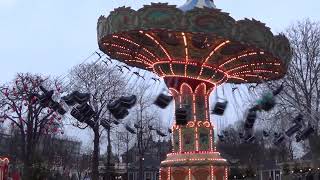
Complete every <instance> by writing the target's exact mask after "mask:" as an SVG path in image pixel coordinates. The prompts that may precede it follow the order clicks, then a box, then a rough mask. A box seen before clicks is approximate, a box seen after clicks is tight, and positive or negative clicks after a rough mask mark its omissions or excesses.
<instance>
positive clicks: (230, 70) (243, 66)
mask: <svg viewBox="0 0 320 180" xmlns="http://www.w3.org/2000/svg"><path fill="white" fill-rule="evenodd" d="M246 67H249V65H248V64H245V65H242V66H238V67H235V68H232V69H229V70H227V71H226V72H227V73H229V72H232V71H235V70H238V69H242V68H246Z"/></svg>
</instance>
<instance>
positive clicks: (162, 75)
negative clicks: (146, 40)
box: [159, 66, 166, 77]
mask: <svg viewBox="0 0 320 180" xmlns="http://www.w3.org/2000/svg"><path fill="white" fill-rule="evenodd" d="M159 71H160V73H161V77H164V76H165V75H166V73H164V72H163V70H162V68H161V66H159Z"/></svg>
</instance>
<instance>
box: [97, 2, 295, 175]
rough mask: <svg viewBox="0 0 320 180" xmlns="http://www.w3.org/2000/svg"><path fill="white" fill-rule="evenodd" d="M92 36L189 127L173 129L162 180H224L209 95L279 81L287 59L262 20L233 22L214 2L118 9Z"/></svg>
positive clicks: (281, 41)
mask: <svg viewBox="0 0 320 180" xmlns="http://www.w3.org/2000/svg"><path fill="white" fill-rule="evenodd" d="M97 30H98V43H99V48H100V50H101V51H103V52H104V53H106V54H108V55H109V56H110V57H111V58H113V59H117V60H119V61H122V62H124V63H126V64H128V65H130V66H134V67H138V68H141V69H145V70H148V71H151V72H153V73H155V74H157V75H158V76H160V77H162V78H164V80H165V82H166V85H167V86H168V88H169V89H170V91H171V94H172V95H173V97H174V100H175V108H176V109H179V108H183V109H185V110H187V111H186V112H187V116H186V120H187V124H186V125H177V124H175V125H173V127H172V132H173V133H172V145H173V149H172V153H170V154H168V155H167V159H166V160H164V161H163V162H162V163H161V168H160V180H225V179H227V178H228V168H227V162H226V160H225V159H223V158H222V157H221V156H220V154H219V152H217V150H216V148H215V143H214V127H213V125H212V123H211V121H210V114H209V102H208V99H209V95H210V93H211V92H212V91H213V90H214V89H215V88H216V87H218V86H219V85H221V84H223V83H234V84H240V83H257V82H261V80H263V81H268V80H275V79H280V78H282V77H283V76H284V74H285V72H286V69H287V64H288V62H289V60H290V55H291V53H290V46H289V42H288V40H287V38H286V37H285V36H283V35H273V34H272V32H271V31H270V29H269V28H268V27H266V26H265V24H263V23H261V22H260V21H256V20H254V19H252V20H249V19H244V20H239V21H236V20H234V19H233V18H232V17H230V16H229V14H227V13H224V12H221V11H220V10H219V9H216V7H215V4H214V2H213V1H212V0H188V1H187V2H186V4H185V5H183V6H181V7H179V8H177V7H176V6H174V5H168V4H163V3H152V4H151V5H145V6H144V7H143V8H141V9H139V10H137V11H135V10H133V9H131V8H129V7H120V8H117V9H115V10H114V11H112V12H111V13H110V15H109V16H108V17H104V16H101V17H100V18H99V20H98V27H97ZM176 112H177V111H176ZM176 116H177V114H176Z"/></svg>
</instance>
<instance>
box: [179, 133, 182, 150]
mask: <svg viewBox="0 0 320 180" xmlns="http://www.w3.org/2000/svg"><path fill="white" fill-rule="evenodd" d="M181 131H182V130H181V128H180V129H179V151H180V152H182V132H181Z"/></svg>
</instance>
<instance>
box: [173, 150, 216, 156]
mask: <svg viewBox="0 0 320 180" xmlns="http://www.w3.org/2000/svg"><path fill="white" fill-rule="evenodd" d="M190 154H217V155H220V153H219V152H216V151H189V152H182V153H168V154H167V157H169V156H174V155H190Z"/></svg>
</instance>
